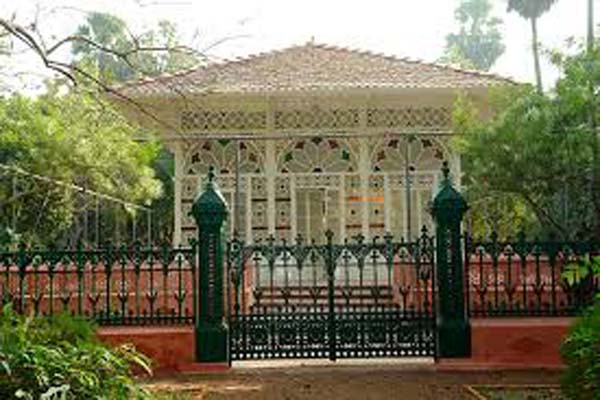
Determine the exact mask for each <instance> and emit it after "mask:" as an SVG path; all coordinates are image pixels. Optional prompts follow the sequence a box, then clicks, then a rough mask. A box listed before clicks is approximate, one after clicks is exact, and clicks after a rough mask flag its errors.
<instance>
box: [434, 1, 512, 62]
mask: <svg viewBox="0 0 600 400" xmlns="http://www.w3.org/2000/svg"><path fill="white" fill-rule="evenodd" d="M491 12H492V5H491V3H490V1H489V0H462V1H461V3H460V5H459V6H458V8H457V9H456V10H455V11H454V16H455V19H456V20H457V21H458V23H459V26H460V28H459V32H458V33H450V34H448V35H447V36H446V47H445V49H444V55H443V56H442V58H441V59H440V61H442V62H447V63H452V64H458V65H460V66H461V67H466V68H471V67H472V68H474V69H480V70H484V71H487V70H489V69H490V68H491V67H492V66H493V65H494V63H495V62H496V60H498V58H499V57H500V56H501V55H502V53H504V44H503V43H502V33H501V32H500V28H501V26H502V21H501V20H500V19H499V18H495V17H492V16H491V15H490V14H491Z"/></svg>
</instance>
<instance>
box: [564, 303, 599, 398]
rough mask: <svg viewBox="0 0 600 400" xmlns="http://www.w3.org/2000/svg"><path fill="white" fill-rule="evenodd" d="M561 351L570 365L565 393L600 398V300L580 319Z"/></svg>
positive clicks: (566, 376)
mask: <svg viewBox="0 0 600 400" xmlns="http://www.w3.org/2000/svg"><path fill="white" fill-rule="evenodd" d="M560 352H561V356H562V358H563V360H564V362H565V364H566V365H567V370H566V371H565V373H564V375H563V381H562V390H563V393H564V394H565V395H566V396H567V397H568V398H571V399H581V400H597V399H600V301H596V303H595V305H594V306H593V307H591V308H590V309H589V310H588V311H587V312H586V313H584V315H583V316H582V317H581V318H579V319H578V320H577V322H576V323H575V325H574V326H573V327H572V328H571V330H570V332H569V335H568V336H567V338H566V339H565V340H564V342H563V343H562V345H561V348H560Z"/></svg>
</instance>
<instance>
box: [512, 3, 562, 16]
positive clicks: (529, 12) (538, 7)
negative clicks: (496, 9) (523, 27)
mask: <svg viewBox="0 0 600 400" xmlns="http://www.w3.org/2000/svg"><path fill="white" fill-rule="evenodd" d="M557 1H558V0H508V11H509V12H510V11H516V12H517V13H519V15H520V16H521V17H523V18H525V19H535V18H539V17H541V16H542V14H544V13H545V12H547V11H548V10H550V8H552V6H553V5H554V4H555V3H556V2H557Z"/></svg>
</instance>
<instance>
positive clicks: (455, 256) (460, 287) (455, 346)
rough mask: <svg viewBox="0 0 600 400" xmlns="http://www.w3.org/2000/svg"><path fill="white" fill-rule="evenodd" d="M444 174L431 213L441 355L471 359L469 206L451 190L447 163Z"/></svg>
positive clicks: (455, 191)
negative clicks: (465, 223)
mask: <svg viewBox="0 0 600 400" xmlns="http://www.w3.org/2000/svg"><path fill="white" fill-rule="evenodd" d="M442 171H443V173H444V179H443V181H442V184H441V187H440V190H439V192H438V193H437V195H436V196H435V198H434V200H433V206H432V210H431V211H432V214H433V219H434V221H435V225H436V271H437V284H438V296H439V302H438V304H439V306H438V315H437V321H438V322H437V325H438V327H437V328H438V329H437V335H438V337H437V346H438V356H439V357H450V358H454V357H469V356H470V354H471V327H470V324H469V317H468V313H467V309H466V305H465V296H464V279H465V277H464V276H463V262H462V246H461V243H462V241H461V221H462V219H463V216H464V215H465V212H466V211H467V208H468V207H467V202H466V201H465V199H464V198H463V197H462V195H461V194H460V193H459V192H458V191H457V190H456V189H455V188H454V187H452V182H451V180H450V176H449V175H450V170H449V168H448V163H444V167H443V168H442Z"/></svg>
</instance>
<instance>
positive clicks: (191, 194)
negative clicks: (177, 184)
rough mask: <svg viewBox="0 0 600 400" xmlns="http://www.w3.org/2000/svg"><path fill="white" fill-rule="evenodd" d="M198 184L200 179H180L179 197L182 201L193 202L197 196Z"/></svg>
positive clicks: (191, 177)
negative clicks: (180, 191)
mask: <svg viewBox="0 0 600 400" xmlns="http://www.w3.org/2000/svg"><path fill="white" fill-rule="evenodd" d="M199 184H200V177H197V176H188V177H185V178H182V188H181V190H182V193H181V197H182V199H184V200H194V199H195V198H196V195H197V194H198V188H199Z"/></svg>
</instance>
